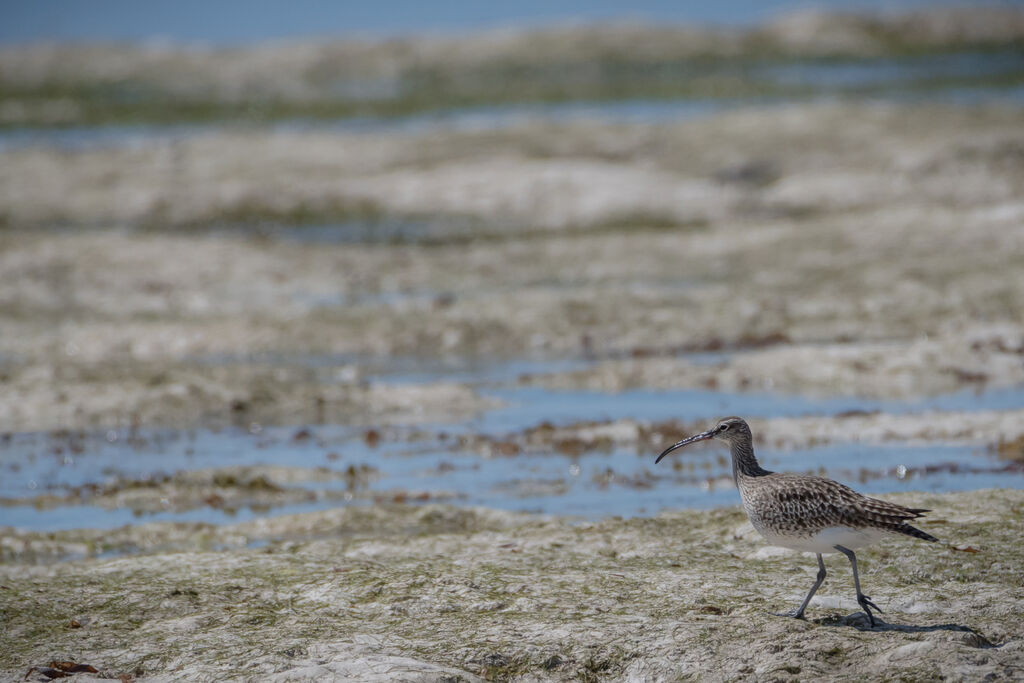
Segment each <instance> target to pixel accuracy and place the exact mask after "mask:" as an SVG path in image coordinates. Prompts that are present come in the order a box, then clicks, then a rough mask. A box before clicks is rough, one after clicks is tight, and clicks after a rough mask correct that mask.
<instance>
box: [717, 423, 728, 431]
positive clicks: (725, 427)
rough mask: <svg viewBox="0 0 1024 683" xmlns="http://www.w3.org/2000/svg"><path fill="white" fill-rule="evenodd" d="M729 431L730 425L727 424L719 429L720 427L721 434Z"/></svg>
mask: <svg viewBox="0 0 1024 683" xmlns="http://www.w3.org/2000/svg"><path fill="white" fill-rule="evenodd" d="M727 429H729V425H727V424H724V425H719V427H718V431H720V432H724V431H726V430H727Z"/></svg>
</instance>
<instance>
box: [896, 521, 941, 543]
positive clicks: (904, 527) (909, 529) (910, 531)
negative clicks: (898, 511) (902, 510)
mask: <svg viewBox="0 0 1024 683" xmlns="http://www.w3.org/2000/svg"><path fill="white" fill-rule="evenodd" d="M889 528H890V530H892V531H895V532H896V533H898V534H906V535H907V536H913V537H914V538H920V539H921V540H922V541H931V542H932V543H937V542H938V541H939V539H937V538H935V537H934V536H932V535H931V534H928V533H925V532H924V531H921V530H920V529H918V528H917V527H915V526H910V525H909V524H894V525H893V526H891V527H889Z"/></svg>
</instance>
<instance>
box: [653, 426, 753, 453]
mask: <svg viewBox="0 0 1024 683" xmlns="http://www.w3.org/2000/svg"><path fill="white" fill-rule="evenodd" d="M750 438H751V437H750V427H748V426H747V423H746V422H745V421H744V420H743V418H739V417H723V418H722V419H721V420H719V421H718V422H716V423H715V425H714V426H713V427H712V428H711V429H709V430H707V431H706V432H701V433H700V434H694V435H693V436H690V437H687V438H685V439H683V440H682V441H680V442H678V443H674V444H672V445H671V446H669V447H668V448H666V449H665V450H664V451H662V453H661V455H659V456H658V459H657V460H655V461H654V462H655V464H657V463H659V462H661V459H662V458H664V457H665V456H666V455H668V454H669V453H671V452H672V451H674V450H676V449H677V448H682V447H683V446H686V445H687V444H691V443H696V442H697V441H706V440H708V439H719V440H720V441H725V442H726V443H728V444H729V446H732V445H733V444H734V443H737V442H746V443H749V442H750Z"/></svg>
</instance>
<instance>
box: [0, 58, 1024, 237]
mask: <svg viewBox="0 0 1024 683" xmlns="http://www.w3.org/2000/svg"><path fill="white" fill-rule="evenodd" d="M1022 72H1024V61H1022V60H1021V58H1020V54H1019V53H1018V52H1016V51H1013V50H1002V51H992V52H954V53H942V54H931V55H911V56H905V57H881V58H851V59H797V60H779V61H765V62H752V63H749V64H746V63H738V64H728V63H723V66H722V73H723V77H724V78H725V79H726V80H727V81H730V80H736V79H737V78H742V79H745V80H749V82H750V84H751V86H752V87H753V88H754V89H755V90H758V89H763V90H764V91H765V92H766V93H768V94H764V95H751V96H744V97H737V96H732V95H729V96H718V97H703V96H701V97H669V98H643V97H640V98H626V99H616V100H594V101H580V100H574V101H566V102H513V103H508V104H498V105H471V106H458V107H442V108H439V109H435V110H431V111H425V112H419V113H413V114H409V115H403V116H380V117H373V116H353V117H345V118H341V119H304V118H292V119H283V120H280V121H277V122H276V123H274V124H273V128H274V129H275V130H278V131H304V130H316V131H339V132H347V133H353V132H356V133H358V132H363V131H389V132H417V131H424V130H430V129H432V128H438V127H444V128H456V129H462V130H490V129H497V128H503V127H507V126H511V125H516V124H519V123H524V122H531V121H546V122H555V123H557V122H563V121H568V120H579V119H592V120H599V121H610V122H617V123H634V124H657V123H670V122H673V121H683V120H687V119H692V118H697V117H703V116H709V115H712V114H715V113H717V112H720V111H723V110H729V109H738V108H743V107H765V106H773V105H784V104H788V103H792V102H810V101H816V100H826V101H828V100H831V99H834V98H836V97H869V98H872V99H876V100H881V101H885V100H895V101H901V102H905V101H908V100H909V101H920V102H941V103H944V104H951V105H958V106H976V105H990V104H1003V105H1011V106H1022V105H1024V86H1022V85H1021V83H1020V78H1021V76H1022ZM227 125H228V126H229V127H233V128H234V129H242V130H244V129H245V128H246V127H251V126H260V125H262V124H261V122H258V121H244V120H242V121H238V120H235V121H232V122H230V123H228V124H227ZM224 126H225V124H224V123H223V122H222V123H220V124H218V123H213V122H211V123H203V122H197V123H173V124H156V123H154V124H149V123H140V124H122V123H110V124H99V125H85V126H66V127H30V126H25V127H16V128H7V129H3V130H0V152H5V151H10V150H14V149H18V148H21V147H27V146H33V145H47V146H54V147H58V148H61V149H66V150H79V149H90V148H103V147H112V146H128V147H131V146H134V145H142V144H150V143H151V142H152V141H163V142H172V141H174V140H177V139H182V138H185V137H189V136H195V135H202V134H207V133H209V132H212V131H217V130H219V129H222V128H224ZM419 227H420V229H421V230H422V229H423V226H419ZM361 230H363V228H362V227H361V226H360V225H359V224H353V225H347V224H346V225H343V226H326V228H322V229H321V232H322V236H321V239H328V240H330V241H336V240H339V239H340V240H342V241H345V240H351V239H353V235H358V234H359V233H360V231H361ZM374 230H375V231H378V232H379V231H383V233H384V234H385V235H388V234H390V232H389V230H391V231H393V232H394V233H395V234H397V235H398V236H399V237H401V236H402V234H403V231H404V230H405V227H404V226H403V225H396V226H391V227H389V226H387V225H385V226H374ZM316 231H317V230H316V229H314V230H312V231H310V232H309V233H307V238H311V235H312V234H313V233H315V232H316ZM375 234H376V233H375Z"/></svg>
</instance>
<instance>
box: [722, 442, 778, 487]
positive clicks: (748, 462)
mask: <svg viewBox="0 0 1024 683" xmlns="http://www.w3.org/2000/svg"><path fill="white" fill-rule="evenodd" d="M731 451H732V479H733V481H734V482H736V483H737V484H738V483H739V479H740V477H763V476H764V475H766V474H771V472H769V471H768V470H766V469H764V468H763V467H761V465H760V464H759V463H758V462H757V458H755V457H754V446H753V445H752V444H749V443H747V444H741V443H734V444H732V448H731Z"/></svg>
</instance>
